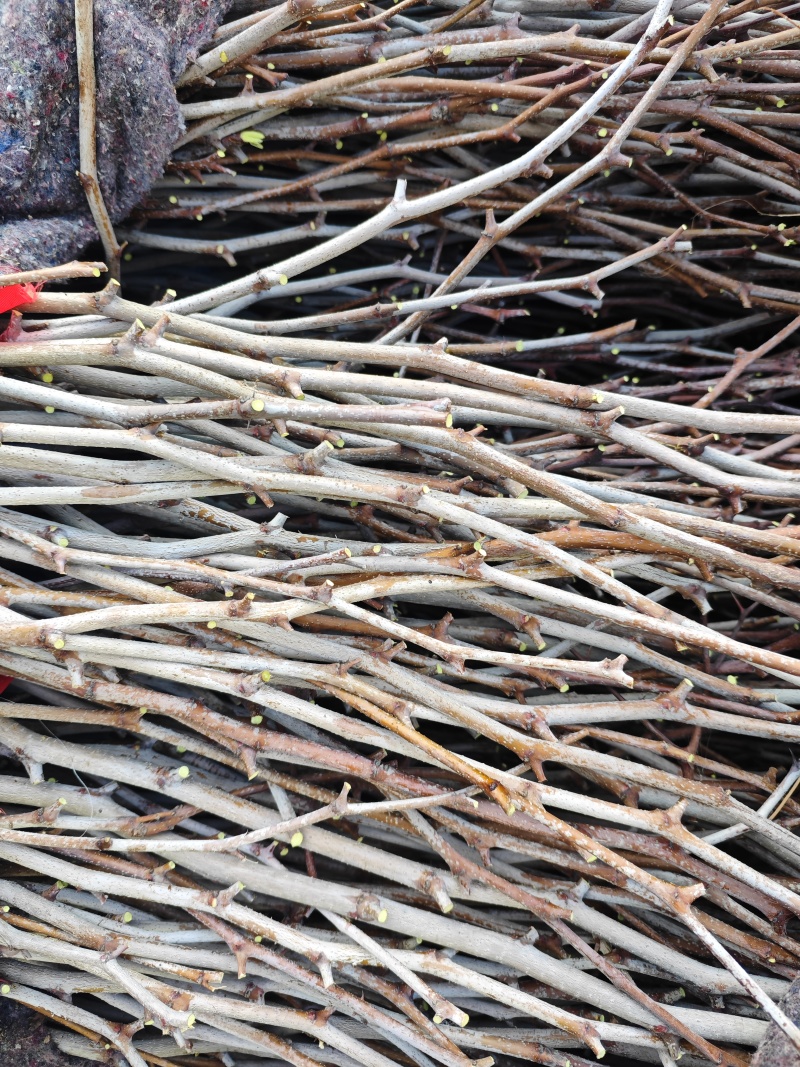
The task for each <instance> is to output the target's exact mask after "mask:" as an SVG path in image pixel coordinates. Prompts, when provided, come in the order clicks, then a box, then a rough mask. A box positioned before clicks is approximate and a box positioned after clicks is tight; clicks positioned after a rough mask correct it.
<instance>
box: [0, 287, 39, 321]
mask: <svg viewBox="0 0 800 1067" xmlns="http://www.w3.org/2000/svg"><path fill="white" fill-rule="evenodd" d="M38 292H39V286H38V285H31V284H30V283H28V284H22V285H0V314H2V313H3V312H4V311H13V310H14V308H17V307H20V306H21V305H22V304H31V303H33V301H34V300H35V299H36V294H37V293H38Z"/></svg>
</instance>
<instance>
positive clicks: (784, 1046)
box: [751, 978, 800, 1067]
mask: <svg viewBox="0 0 800 1067" xmlns="http://www.w3.org/2000/svg"><path fill="white" fill-rule="evenodd" d="M781 1007H782V1008H783V1010H784V1011H785V1012H786V1014H787V1015H788V1016H789V1018H790V1019H791V1020H792V1022H793V1023H797V1024H800V978H795V980H794V981H793V982H792V984H791V985H790V986H789V991H788V992H787V994H786V996H785V997H784V998H783V1000H782V1001H781ZM751 1067H800V1052H798V1051H797V1049H796V1048H795V1047H794V1045H793V1044H792V1043H791V1041H790V1040H789V1038H788V1037H786V1036H785V1034H784V1033H783V1031H782V1030H779V1029H778V1027H777V1026H776V1025H775V1023H770V1025H769V1028H768V1029H767V1033H766V1035H765V1037H764V1040H763V1041H762V1042H761V1044H760V1045H759V1048H758V1051H757V1052H756V1054H755V1056H754V1057H753V1062H752V1064H751Z"/></svg>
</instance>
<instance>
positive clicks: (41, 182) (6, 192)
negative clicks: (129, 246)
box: [0, 0, 230, 269]
mask: <svg viewBox="0 0 800 1067" xmlns="http://www.w3.org/2000/svg"><path fill="white" fill-rule="evenodd" d="M229 3H230V0H96V3H95V68H96V71H97V87H98V89H97V96H98V99H97V108H98V121H97V141H98V169H99V172H100V186H101V188H102V191H103V196H104V198H105V200H106V204H107V206H108V209H109V212H110V214H111V217H112V219H113V220H114V221H120V220H121V219H123V218H124V217H125V216H126V215H127V214H128V212H129V211H130V210H131V208H133V207H134V206H135V205H136V204H137V203H138V202H139V201H140V200H141V199H142V197H143V196H144V195H145V194H146V193H147V191H148V189H149V188H150V187H151V185H152V184H153V182H154V181H155V180H156V179H157V178H158V177H159V175H160V174H161V173H162V171H163V169H164V165H165V164H166V162H167V159H168V158H169V154H170V150H171V148H172V145H173V144H174V143H175V140H176V139H177V137H178V136H179V134H180V133H181V131H182V129H183V124H182V120H181V116H180V111H179V108H178V105H177V101H176V99H175V93H174V90H173V88H172V83H173V81H174V80H175V78H176V77H177V76H178V75H179V74H180V73H181V71H182V70H183V68H184V66H185V65H186V60H187V57H188V56H189V55H190V54H191V53H192V52H193V51H194V50H195V49H196V48H197V46H198V45H199V44H201V43H202V42H203V41H204V40H205V39H207V38H209V37H210V36H211V34H212V33H213V31H214V29H215V28H216V26H217V24H218V23H219V20H220V18H221V17H222V15H223V14H224V12H225V10H226V8H227V7H228V6H229ZM77 80H78V75H77V64H76V59H75V29H74V7H73V3H72V2H71V0H3V2H0V263H9V264H12V265H14V266H17V267H20V268H22V269H29V268H32V267H36V266H50V265H54V264H56V263H61V262H64V261H65V260H67V259H70V258H72V257H73V256H75V255H76V254H77V253H78V252H79V251H80V249H81V248H82V247H83V246H84V245H86V244H87V243H88V242H89V241H91V240H92V239H94V238H95V237H96V236H97V233H96V231H95V228H94V225H93V223H92V219H91V215H90V213H89V210H88V207H87V205H86V198H85V196H84V192H83V189H82V187H81V185H80V183H79V181H78V179H77V177H76V173H75V172H76V170H77V169H78V163H79V155H78V86H77Z"/></svg>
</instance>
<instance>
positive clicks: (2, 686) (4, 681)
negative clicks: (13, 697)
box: [0, 674, 14, 693]
mask: <svg viewBox="0 0 800 1067" xmlns="http://www.w3.org/2000/svg"><path fill="white" fill-rule="evenodd" d="M13 681H14V679H13V678H12V677H10V675H8V674H0V693H3V692H5V690H6V689H8V687H9V686H10V685H11V683H12V682H13Z"/></svg>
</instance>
